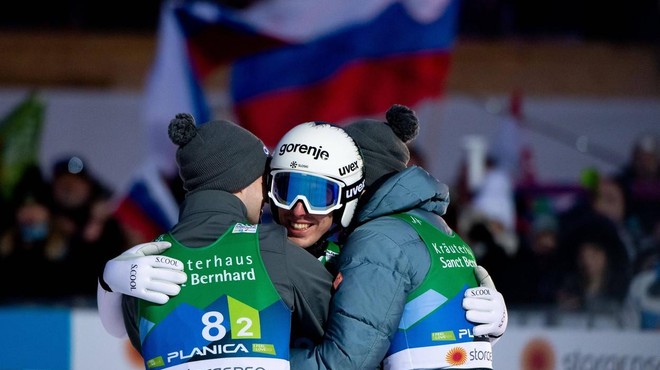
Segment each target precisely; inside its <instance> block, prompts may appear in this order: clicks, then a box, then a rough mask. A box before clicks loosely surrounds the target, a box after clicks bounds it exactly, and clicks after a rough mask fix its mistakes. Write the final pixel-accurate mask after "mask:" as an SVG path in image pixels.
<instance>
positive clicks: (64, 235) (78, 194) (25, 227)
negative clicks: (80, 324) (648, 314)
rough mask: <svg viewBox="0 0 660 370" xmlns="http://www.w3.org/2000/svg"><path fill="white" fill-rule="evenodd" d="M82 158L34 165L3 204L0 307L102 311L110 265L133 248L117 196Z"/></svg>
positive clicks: (0, 235) (0, 246)
mask: <svg viewBox="0 0 660 370" xmlns="http://www.w3.org/2000/svg"><path fill="white" fill-rule="evenodd" d="M87 165H88V164H87V163H84V162H83V160H82V158H80V157H78V156H67V157H65V158H62V159H61V160H58V161H57V162H56V163H55V164H54V165H53V167H52V168H51V171H50V173H48V174H43V173H42V170H41V169H40V168H39V167H38V166H33V167H30V168H28V169H27V170H26V171H25V172H24V175H23V177H22V178H21V180H20V181H19V183H18V185H17V186H16V189H15V191H14V193H13V196H12V197H11V198H10V199H9V200H5V201H4V203H5V204H3V205H2V209H3V212H2V222H1V224H0V226H1V227H0V280H1V281H2V282H3V283H2V284H0V290H1V294H0V303H3V304H12V303H16V304H44V303H48V304H65V305H84V306H92V305H93V306H95V304H96V279H95V277H96V276H97V275H98V273H99V271H100V269H101V268H102V266H103V265H104V264H105V262H106V261H107V260H108V259H110V258H113V257H115V256H117V255H118V254H120V253H121V252H123V251H124V250H125V249H126V248H127V247H128V239H127V237H126V234H125V232H124V229H123V227H122V226H121V225H120V223H119V222H118V220H117V219H115V217H114V215H113V206H112V202H111V197H112V192H111V190H110V189H108V187H106V186H105V185H103V184H102V183H101V182H100V181H99V180H98V178H97V177H96V176H94V174H92V172H91V171H90V170H89V169H88V168H87Z"/></svg>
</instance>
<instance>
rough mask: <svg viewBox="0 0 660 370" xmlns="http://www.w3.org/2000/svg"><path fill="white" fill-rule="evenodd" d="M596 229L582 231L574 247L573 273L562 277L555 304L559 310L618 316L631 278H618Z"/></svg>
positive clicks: (614, 261) (612, 259)
mask: <svg viewBox="0 0 660 370" xmlns="http://www.w3.org/2000/svg"><path fill="white" fill-rule="evenodd" d="M606 245H607V241H606V239H604V238H603V235H602V234H601V233H599V231H598V230H592V231H591V232H584V233H583V234H582V235H581V236H580V238H579V241H578V242H577V244H576V245H575V249H576V255H575V270H574V271H573V272H572V273H569V274H567V275H566V276H565V277H564V281H563V283H562V286H561V287H560V289H559V290H558V294H557V305H558V307H559V308H560V309H562V310H570V311H582V312H588V313H617V312H618V311H619V309H620V308H621V307H622V303H623V300H624V297H625V295H626V292H627V290H628V284H629V281H630V279H629V278H628V277H627V276H621V275H620V273H621V272H620V270H619V269H617V268H616V267H615V266H616V265H617V264H618V263H619V261H618V260H617V259H616V258H614V256H613V255H612V254H611V253H609V251H608V247H607V246H606Z"/></svg>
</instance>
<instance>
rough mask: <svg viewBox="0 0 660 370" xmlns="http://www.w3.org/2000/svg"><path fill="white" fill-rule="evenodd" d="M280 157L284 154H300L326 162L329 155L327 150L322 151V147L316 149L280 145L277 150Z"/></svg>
mask: <svg viewBox="0 0 660 370" xmlns="http://www.w3.org/2000/svg"><path fill="white" fill-rule="evenodd" d="M279 152H280V155H284V154H285V153H300V154H309V155H310V156H312V157H313V158H314V159H319V158H321V159H323V160H328V158H330V153H328V151H327V150H323V147H322V146H319V147H318V148H317V147H315V146H311V145H307V144H293V143H292V144H282V146H280V149H279Z"/></svg>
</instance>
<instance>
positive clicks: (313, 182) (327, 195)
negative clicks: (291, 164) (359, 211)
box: [271, 172, 341, 213]
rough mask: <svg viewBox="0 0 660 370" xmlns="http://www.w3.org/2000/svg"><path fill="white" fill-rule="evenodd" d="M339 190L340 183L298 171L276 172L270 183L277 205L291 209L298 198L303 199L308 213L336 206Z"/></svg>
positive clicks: (339, 195)
mask: <svg viewBox="0 0 660 370" xmlns="http://www.w3.org/2000/svg"><path fill="white" fill-rule="evenodd" d="M340 191H341V185H340V184H339V183H337V182H335V181H332V180H331V179H326V178H323V177H319V176H314V175H309V174H304V173H298V172H279V173H276V174H275V175H274V176H273V183H272V185H271V194H272V197H273V198H274V200H275V202H276V205H277V206H278V207H282V208H286V209H291V208H292V207H293V206H294V205H295V204H296V202H297V201H298V200H303V202H304V203H305V206H306V207H307V208H308V211H309V212H310V213H311V212H323V211H328V210H330V209H332V208H333V207H335V208H336V206H337V205H338V204H339V202H340V198H341V193H340Z"/></svg>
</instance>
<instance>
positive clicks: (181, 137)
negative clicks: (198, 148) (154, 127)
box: [167, 113, 197, 146]
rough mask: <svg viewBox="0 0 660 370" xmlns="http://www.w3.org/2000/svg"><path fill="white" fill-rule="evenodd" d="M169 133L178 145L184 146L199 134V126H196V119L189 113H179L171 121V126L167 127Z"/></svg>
mask: <svg viewBox="0 0 660 370" xmlns="http://www.w3.org/2000/svg"><path fill="white" fill-rule="evenodd" d="M167 134H168V135H169V136H170V140H172V142H173V143H174V144H176V145H178V146H184V145H186V144H188V143H189V142H190V140H192V138H194V137H195V135H197V127H196V126H195V119H194V118H193V116H192V115H191V114H189V113H179V114H177V115H176V117H175V118H174V119H173V120H171V121H170V126H169V127H168V128H167Z"/></svg>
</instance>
